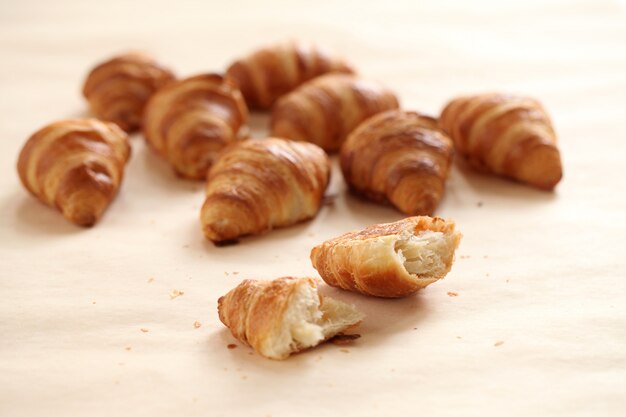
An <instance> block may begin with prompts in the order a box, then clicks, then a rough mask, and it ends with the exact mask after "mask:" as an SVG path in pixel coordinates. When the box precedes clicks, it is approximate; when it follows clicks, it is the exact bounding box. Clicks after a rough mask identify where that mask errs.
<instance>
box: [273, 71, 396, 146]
mask: <svg viewBox="0 0 626 417" xmlns="http://www.w3.org/2000/svg"><path fill="white" fill-rule="evenodd" d="M398 106H399V104H398V99H397V98H396V96H395V95H394V94H393V93H392V92H391V91H390V90H388V89H387V88H385V87H383V86H381V85H380V84H378V83H375V82H371V81H365V80H362V79H360V78H358V77H356V76H354V75H347V74H328V75H323V76H321V77H317V78H314V79H313V80H311V81H309V82H306V83H304V84H302V85H301V86H300V87H298V88H297V89H295V90H294V91H292V92H291V93H289V94H287V95H285V96H283V97H281V98H280V99H279V100H278V101H277V102H276V104H275V105H274V107H273V108H272V116H271V122H270V123H271V130H272V135H273V136H277V137H282V138H287V139H292V140H301V141H307V142H312V143H315V144H316V145H319V146H321V147H322V148H323V149H324V150H325V151H327V152H335V151H337V150H339V147H340V146H341V144H342V143H343V141H344V140H345V138H346V136H348V134H349V133H350V132H351V131H352V130H353V129H354V128H355V127H357V126H358V124H359V123H361V122H362V121H363V120H365V119H367V118H368V117H370V116H373V115H374V114H376V113H380V112H383V111H385V110H391V109H396V108H398Z"/></svg>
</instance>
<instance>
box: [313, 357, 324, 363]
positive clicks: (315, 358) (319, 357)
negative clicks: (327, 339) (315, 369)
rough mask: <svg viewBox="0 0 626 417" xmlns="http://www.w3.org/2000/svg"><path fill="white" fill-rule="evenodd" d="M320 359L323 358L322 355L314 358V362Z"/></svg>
mask: <svg viewBox="0 0 626 417" xmlns="http://www.w3.org/2000/svg"><path fill="white" fill-rule="evenodd" d="M322 359H324V358H323V357H322V355H319V356H318V357H317V358H315V361H316V362H319V361H321V360H322Z"/></svg>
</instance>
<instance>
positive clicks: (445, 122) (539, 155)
mask: <svg viewBox="0 0 626 417" xmlns="http://www.w3.org/2000/svg"><path fill="white" fill-rule="evenodd" d="M440 123H441V126H442V127H443V129H444V130H445V131H446V132H448V134H449V135H450V137H451V138H452V139H453V140H454V144H455V146H456V150H457V151H458V153H459V154H460V155H461V156H463V157H464V158H465V159H467V161H468V163H469V165H471V166H472V167H474V168H476V169H479V170H482V171H486V172H492V173H495V174H498V175H503V176H506V177H510V178H514V179H516V180H518V181H520V182H524V183H527V184H530V185H532V186H535V187H538V188H542V189H547V190H550V189H553V188H554V187H555V186H556V184H557V183H558V182H559V181H560V180H561V177H562V166H561V156H560V153H559V150H558V148H557V144H556V142H557V139H556V134H555V132H554V129H553V127H552V123H551V122H550V118H549V117H548V114H547V113H546V111H545V110H544V108H543V107H542V106H541V104H540V103H539V102H538V101H537V100H534V99H532V98H528V97H521V96H514V95H507V94H497V93H491V94H480V95H474V96H465V97H459V98H457V99H455V100H452V101H451V102H450V103H448V104H447V105H446V107H445V108H444V109H443V112H442V114H441V117H440Z"/></svg>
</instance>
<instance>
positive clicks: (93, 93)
mask: <svg viewBox="0 0 626 417" xmlns="http://www.w3.org/2000/svg"><path fill="white" fill-rule="evenodd" d="M173 79H174V74H173V73H172V72H171V71H170V70H169V69H167V68H165V67H164V66H162V65H161V64H159V63H158V62H157V61H155V60H154V59H153V58H152V57H150V56H149V55H146V54H141V53H128V54H124V55H120V56H117V57H115V58H112V59H109V60H108V61H106V62H103V63H101V64H99V65H98V66H96V67H95V68H94V69H92V70H91V71H90V72H89V75H88V76H87V79H86V80H85V84H84V85H83V95H84V96H85V98H86V99H87V101H88V102H89V105H90V107H91V111H92V113H93V114H94V115H95V116H96V117H98V118H100V119H103V120H107V121H111V122H113V123H115V124H117V125H118V126H119V127H121V128H122V129H124V130H125V131H127V132H132V131H134V130H137V129H138V128H139V127H140V126H141V119H142V115H143V110H144V107H145V106H146V103H147V101H148V99H149V98H150V96H152V94H154V92H155V91H156V90H158V89H159V88H161V87H163V86H164V85H165V84H167V83H169V82H170V81H172V80H173Z"/></svg>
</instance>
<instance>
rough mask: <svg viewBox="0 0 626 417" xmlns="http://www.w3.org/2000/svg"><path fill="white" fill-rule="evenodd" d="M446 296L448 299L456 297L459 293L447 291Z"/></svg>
mask: <svg viewBox="0 0 626 417" xmlns="http://www.w3.org/2000/svg"><path fill="white" fill-rule="evenodd" d="M448 296H450V297H458V296H459V293H458V292H454V291H448Z"/></svg>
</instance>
